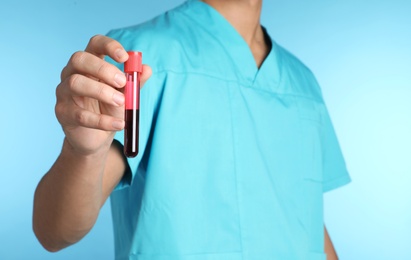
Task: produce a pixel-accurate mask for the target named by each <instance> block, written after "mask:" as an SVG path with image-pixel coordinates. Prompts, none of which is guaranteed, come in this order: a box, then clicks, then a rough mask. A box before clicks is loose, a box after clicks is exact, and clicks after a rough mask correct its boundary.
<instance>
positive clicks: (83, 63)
mask: <svg viewBox="0 0 411 260" xmlns="http://www.w3.org/2000/svg"><path fill="white" fill-rule="evenodd" d="M105 55H108V56H110V57H112V58H113V59H114V60H116V61H117V62H124V61H126V60H127V58H128V55H127V53H126V52H125V51H124V49H123V47H122V46H121V45H120V43H118V42H117V41H114V40H112V39H110V38H108V37H105V36H95V37H93V38H92V39H91V40H90V42H89V44H88V46H87V48H86V50H85V51H84V52H77V53H75V54H74V55H73V56H72V57H71V59H70V61H69V62H68V64H67V66H66V67H65V68H64V69H63V71H62V73H61V83H60V84H59V85H58V87H57V89H56V96H57V103H56V107H55V110H56V116H57V119H58V120H59V122H60V124H61V126H62V128H63V131H64V133H65V139H64V143H63V148H62V151H61V153H60V155H59V157H58V158H57V160H56V162H55V163H54V165H53V166H52V167H51V169H50V170H49V171H48V172H47V173H46V175H45V176H44V177H43V179H42V180H41V181H40V183H39V184H38V186H37V188H36V192H35V196H34V207H33V230H34V233H35V234H36V236H37V238H38V240H39V241H40V243H41V244H42V245H43V246H44V248H46V249H47V250H49V251H53V252H55V251H58V250H60V249H62V248H65V247H67V246H69V245H71V244H74V243H76V242H78V241H79V240H80V239H81V238H83V237H84V236H85V235H86V234H87V233H88V232H89V231H90V229H91V228H92V227H93V225H94V223H95V221H96V219H97V217H98V214H99V211H100V208H101V206H102V205H103V204H104V202H105V201H106V199H107V197H108V196H109V194H110V193H111V192H112V190H113V189H114V187H115V186H116V184H117V183H118V182H119V181H120V179H121V178H122V176H123V174H124V171H125V169H126V163H125V159H124V156H123V155H122V152H121V149H119V148H118V147H117V146H116V145H114V144H112V143H113V138H114V134H115V131H118V130H121V129H122V128H123V127H124V95H123V94H122V93H121V92H120V91H119V90H120V89H121V88H122V87H123V86H124V85H125V76H124V74H123V73H122V72H121V71H120V70H119V69H118V68H116V67H115V66H113V65H111V64H109V63H107V62H105V61H104V60H103V58H104V56H105ZM144 69H145V71H143V74H142V83H144V81H145V80H147V79H148V77H149V76H150V74H151V69H150V68H149V67H147V66H145V67H144V68H143V70H144Z"/></svg>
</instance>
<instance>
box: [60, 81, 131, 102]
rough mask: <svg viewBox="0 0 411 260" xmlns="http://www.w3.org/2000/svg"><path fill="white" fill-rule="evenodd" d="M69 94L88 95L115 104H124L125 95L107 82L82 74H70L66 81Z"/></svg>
mask: <svg viewBox="0 0 411 260" xmlns="http://www.w3.org/2000/svg"><path fill="white" fill-rule="evenodd" d="M63 84H67V89H68V91H69V92H70V93H69V96H79V97H88V98H93V99H96V100H98V101H100V102H104V103H106V104H109V105H113V106H122V105H123V104H124V95H123V94H122V93H121V92H119V91H117V90H116V89H114V88H112V87H110V86H108V85H107V84H105V83H102V82H98V81H95V80H93V79H90V78H88V77H86V76H83V75H80V74H74V75H72V76H70V77H69V78H68V79H67V80H66V82H64V83H63Z"/></svg>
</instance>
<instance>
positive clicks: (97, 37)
mask: <svg viewBox="0 0 411 260" xmlns="http://www.w3.org/2000/svg"><path fill="white" fill-rule="evenodd" d="M102 37H104V36H103V35H101V34H96V35H94V36H93V37H91V38H90V41H89V42H88V45H89V46H92V45H95V44H97V43H98V42H99V41H100V39H101V38H102Z"/></svg>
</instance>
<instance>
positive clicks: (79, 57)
mask: <svg viewBox="0 0 411 260" xmlns="http://www.w3.org/2000/svg"><path fill="white" fill-rule="evenodd" d="M84 59H85V52H83V51H76V52H75V53H73V55H71V57H70V61H69V62H70V63H71V64H73V67H76V66H78V65H79V64H82V63H83V62H84Z"/></svg>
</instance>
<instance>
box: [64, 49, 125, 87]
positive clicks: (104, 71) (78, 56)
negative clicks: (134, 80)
mask: <svg viewBox="0 0 411 260" xmlns="http://www.w3.org/2000/svg"><path fill="white" fill-rule="evenodd" d="M72 74H82V75H87V76H90V77H92V78H94V79H96V80H99V81H103V82H105V83H107V84H109V85H111V86H113V87H116V88H121V87H123V86H124V85H125V84H126V77H125V75H124V73H123V72H122V71H121V70H119V69H118V68H117V67H116V66H114V65H113V64H110V63H108V62H106V61H104V60H102V59H100V58H98V57H96V56H94V55H92V54H90V53H88V52H82V51H79V52H76V53H74V54H73V55H72V56H71V58H70V60H69V62H68V64H67V66H66V67H65V68H64V69H63V71H62V73H61V80H62V81H64V80H65V79H67V78H68V77H70V76H71V75H72Z"/></svg>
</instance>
